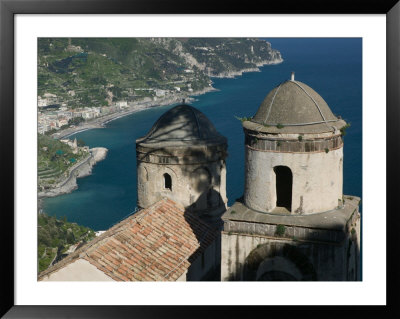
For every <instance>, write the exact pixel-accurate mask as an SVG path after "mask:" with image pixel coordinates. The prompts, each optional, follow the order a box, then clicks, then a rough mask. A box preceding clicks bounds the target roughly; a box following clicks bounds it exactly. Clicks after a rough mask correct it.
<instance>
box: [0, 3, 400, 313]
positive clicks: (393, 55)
mask: <svg viewBox="0 0 400 319" xmlns="http://www.w3.org/2000/svg"><path fill="white" fill-rule="evenodd" d="M397 1H398V0H390V1H382V0H381V1H376V0H354V1H345V0H335V1H334V0H327V1H316V0H308V1H292V0H286V1H282V2H278V1H264V2H256V1H252V0H251V1H246V3H235V4H234V3H233V2H229V3H228V2H223V1H218V2H217V1H212V2H211V1H209V0H203V1H201V2H198V1H197V2H192V1H180V0H168V1H162V0H134V1H129V0H82V1H78V0H69V1H68V0H51V1H50V0H47V1H46V0H31V1H30V0H0V46H1V47H0V59H1V60H0V63H1V64H0V132H1V135H0V136H1V138H0V145H1V148H0V149H1V150H7V151H6V152H3V151H2V153H1V155H0V167H1V168H2V169H1V170H0V180H1V181H2V185H3V187H2V189H3V190H2V192H1V199H2V201H1V203H2V205H1V206H2V207H1V209H0V211H1V212H2V213H1V225H2V226H3V227H2V230H1V232H0V234H1V237H0V238H1V243H2V249H1V255H0V256H1V263H0V267H1V272H0V274H1V279H0V282H1V283H0V287H1V288H0V289H1V309H0V315H2V316H4V317H5V318H66V317H68V318H128V317H137V318H153V317H154V318H159V317H162V318H163V317H175V318H176V317H182V318H200V317H202V318H204V317H209V316H215V317H217V316H218V317H225V316H227V315H229V316H231V317H245V316H248V315H250V314H254V311H257V313H261V314H262V313H263V312H265V316H266V315H268V316H277V315H279V316H282V314H284V315H285V316H286V315H293V316H297V317H299V316H300V317H303V316H309V315H310V311H312V315H315V314H318V313H319V314H322V312H323V313H324V314H323V315H324V316H326V315H329V316H335V317H338V316H341V317H353V318H354V317H356V316H357V317H358V316H360V314H361V315H362V314H365V315H366V314H367V313H368V315H372V316H373V317H378V316H380V317H385V318H386V317H387V318H391V317H396V316H397V317H398V316H399V307H398V298H397V294H396V290H397V286H398V284H399V276H398V275H397V274H396V272H397V270H398V269H399V267H398V260H396V256H398V247H397V243H398V237H397V236H396V228H397V225H398V221H399V218H398V213H397V211H398V203H397V200H396V199H397V198H396V197H397V196H396V195H397V192H398V191H397V189H398V187H396V185H397V184H398V180H399V178H400V176H399V169H398V163H399V162H400V158H399V147H398V140H397V139H398V136H400V125H399V118H400V117H399V115H400V112H399V110H400V74H399V72H400V71H399V70H400V65H399V58H400V22H399V21H400V19H399V18H400V3H399V2H397ZM228 4H229V5H228ZM39 13H40V14H120V13H124V14H146V13H152V14H223V13H225V14H228V13H241V14H243V13H246V14H257V13H258V14H260V13H262V14H282V13H284V14H303V13H307V14H310V13H311V14H312V13H315V14H326V13H329V14H386V21H387V32H386V41H387V48H386V49H387V51H386V52H387V73H386V74H387V105H386V110H387V119H386V125H387V126H386V127H387V130H386V135H387V137H386V147H387V148H386V158H387V160H386V163H387V167H386V176H387V185H386V187H387V193H386V194H387V195H386V196H387V198H386V199H387V202H386V218H387V232H386V233H387V238H386V240H387V305H386V306H374V307H367V306H357V307H348V306H318V307H313V309H310V308H309V307H300V306H290V307H276V306H272V307H268V309H265V306H241V307H224V306H190V307H189V306H179V307H178V306H20V305H18V306H16V305H15V302H14V301H15V299H14V296H15V290H14V275H15V273H14V266H15V265H14V226H15V225H14V208H15V206H14V204H15V203H14V186H15V182H14V174H15V165H14V161H15V157H14V142H15V140H14V137H15V136H14V128H15V127H14V120H15V118H14V17H15V15H16V14H39ZM378 49H379V48H378ZM382 107H383V106H382ZM4 186H5V187H4ZM377 187H379V186H377ZM382 207H384V205H382ZM380 213H382V214H383V212H380ZM377 215H378V214H377ZM177 304H179V300H177Z"/></svg>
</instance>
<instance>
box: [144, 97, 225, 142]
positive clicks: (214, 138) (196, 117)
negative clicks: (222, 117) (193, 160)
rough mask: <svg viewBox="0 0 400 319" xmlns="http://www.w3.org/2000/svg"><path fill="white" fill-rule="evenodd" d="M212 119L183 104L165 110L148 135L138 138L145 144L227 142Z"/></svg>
mask: <svg viewBox="0 0 400 319" xmlns="http://www.w3.org/2000/svg"><path fill="white" fill-rule="evenodd" d="M226 142H227V140H226V138H225V137H224V136H222V135H221V134H219V133H218V131H217V130H216V128H215V127H214V125H213V124H212V123H211V122H210V120H209V119H208V118H207V117H206V116H205V115H204V114H203V113H202V112H200V111H199V110H197V109H196V108H194V107H192V106H190V105H186V104H182V105H178V106H175V107H173V108H172V109H170V110H169V111H167V112H165V113H164V114H163V115H162V116H161V117H160V118H159V119H158V120H157V122H156V123H155V124H154V125H153V127H152V128H151V129H150V131H149V133H147V135H146V136H144V137H142V138H140V139H138V140H137V143H140V144H145V146H156V144H157V146H158V144H160V143H162V144H163V146H180V145H196V144H209V143H211V144H214V143H226Z"/></svg>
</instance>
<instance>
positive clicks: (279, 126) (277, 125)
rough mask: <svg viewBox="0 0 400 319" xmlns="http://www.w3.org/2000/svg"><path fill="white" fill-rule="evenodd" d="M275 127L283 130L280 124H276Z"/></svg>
mask: <svg viewBox="0 0 400 319" xmlns="http://www.w3.org/2000/svg"><path fill="white" fill-rule="evenodd" d="M276 127H277V128H279V129H281V128H284V127H285V126H284V125H283V124H281V123H278V124H276Z"/></svg>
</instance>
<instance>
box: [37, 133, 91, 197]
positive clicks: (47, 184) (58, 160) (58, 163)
mask: <svg viewBox="0 0 400 319" xmlns="http://www.w3.org/2000/svg"><path fill="white" fill-rule="evenodd" d="M78 144H80V145H82V144H83V141H80V143H78ZM88 155H89V151H88V150H87V149H84V148H82V147H77V148H76V149H74V148H73V147H71V146H70V145H68V144H66V143H63V142H61V141H59V140H56V139H54V138H52V137H50V136H47V135H43V134H38V190H45V189H48V188H51V187H53V186H54V184H56V183H57V182H58V181H60V179H63V178H65V177H66V176H67V170H68V169H69V168H70V167H72V166H73V165H74V164H75V163H77V162H79V161H80V160H82V159H83V158H85V157H87V156H88Z"/></svg>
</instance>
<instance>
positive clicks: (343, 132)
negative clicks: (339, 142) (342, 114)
mask: <svg viewBox="0 0 400 319" xmlns="http://www.w3.org/2000/svg"><path fill="white" fill-rule="evenodd" d="M350 126H351V124H350V123H347V124H346V125H345V126H343V127H342V128H341V129H340V134H341V135H342V136H345V135H346V129H348V128H349V127H350Z"/></svg>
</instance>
